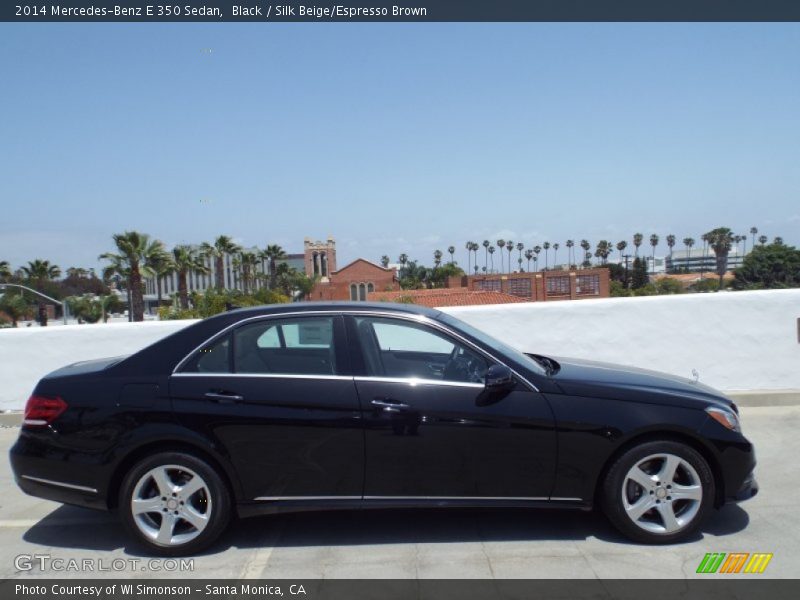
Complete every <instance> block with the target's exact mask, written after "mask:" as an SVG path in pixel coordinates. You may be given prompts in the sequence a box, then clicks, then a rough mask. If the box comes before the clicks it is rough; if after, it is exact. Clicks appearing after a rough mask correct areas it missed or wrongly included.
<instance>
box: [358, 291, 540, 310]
mask: <svg viewBox="0 0 800 600" xmlns="http://www.w3.org/2000/svg"><path fill="white" fill-rule="evenodd" d="M369 299H370V301H375V302H408V303H411V304H418V305H420V306H428V307H430V308H441V307H444V306H475V305H480V304H512V303H516V302H527V300H525V299H524V298H520V297H518V296H512V295H511V294H504V293H502V292H489V291H475V290H470V289H467V288H437V289H433V290H402V291H399V292H375V293H374V294H370V295H369Z"/></svg>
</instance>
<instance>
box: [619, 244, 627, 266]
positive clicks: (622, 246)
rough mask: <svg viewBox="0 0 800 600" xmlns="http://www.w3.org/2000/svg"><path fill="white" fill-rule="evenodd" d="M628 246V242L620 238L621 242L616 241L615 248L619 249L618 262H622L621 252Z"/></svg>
mask: <svg viewBox="0 0 800 600" xmlns="http://www.w3.org/2000/svg"><path fill="white" fill-rule="evenodd" d="M627 247H628V242H626V241H625V240H622V241H621V242H617V250H619V264H622V253H623V252H624V251H625V248H627Z"/></svg>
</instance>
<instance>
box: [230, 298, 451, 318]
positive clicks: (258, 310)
mask: <svg viewBox="0 0 800 600" xmlns="http://www.w3.org/2000/svg"><path fill="white" fill-rule="evenodd" d="M306 311H336V312H361V311H381V312H397V313H410V314H416V315H425V316H427V317H431V318H435V317H437V316H438V315H440V314H441V313H440V312H439V311H438V310H435V309H432V308H427V307H425V306H417V305H414V304H401V303H395V302H331V301H328V302H315V301H310V302H292V303H289V304H264V305H262V306H252V307H247V308H237V309H234V310H230V311H228V312H226V313H223V314H225V315H240V316H242V317H255V316H259V315H271V314H280V313H288V312H292V313H294V312H306Z"/></svg>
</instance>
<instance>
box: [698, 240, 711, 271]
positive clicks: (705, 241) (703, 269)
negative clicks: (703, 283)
mask: <svg viewBox="0 0 800 600" xmlns="http://www.w3.org/2000/svg"><path fill="white" fill-rule="evenodd" d="M700 239H701V240H703V263H702V264H703V266H702V268H701V270H700V279H703V274H704V273H705V268H706V254H707V248H708V241H709V240H708V234H707V233H704V234H703V235H701V236H700Z"/></svg>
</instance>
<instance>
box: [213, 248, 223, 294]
mask: <svg viewBox="0 0 800 600" xmlns="http://www.w3.org/2000/svg"><path fill="white" fill-rule="evenodd" d="M224 267H225V265H224V260H223V258H222V256H217V257H215V258H214V270H215V271H216V272H215V273H214V279H215V280H216V284H217V289H218V290H222V289H225V274H224V273H223V269H224Z"/></svg>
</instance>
